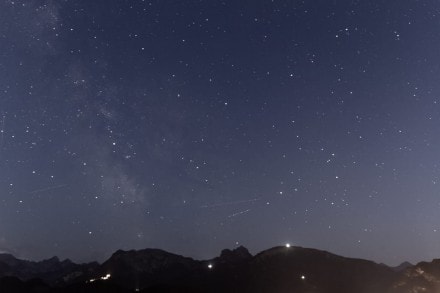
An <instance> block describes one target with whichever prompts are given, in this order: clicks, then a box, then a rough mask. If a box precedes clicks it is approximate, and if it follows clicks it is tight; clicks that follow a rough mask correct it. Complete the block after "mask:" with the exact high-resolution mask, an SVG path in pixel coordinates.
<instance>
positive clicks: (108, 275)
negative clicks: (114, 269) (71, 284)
mask: <svg viewBox="0 0 440 293" xmlns="http://www.w3.org/2000/svg"><path fill="white" fill-rule="evenodd" d="M111 276H112V275H110V274H107V275H105V276H103V277H100V278H99V280H103V281H106V280H108V279H110V278H111ZM96 280H98V279H90V280H89V283H93V282H95V281H96Z"/></svg>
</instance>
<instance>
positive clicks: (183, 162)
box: [0, 0, 440, 265]
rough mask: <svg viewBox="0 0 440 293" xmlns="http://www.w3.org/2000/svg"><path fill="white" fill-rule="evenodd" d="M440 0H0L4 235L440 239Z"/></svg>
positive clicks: (56, 242)
mask: <svg viewBox="0 0 440 293" xmlns="http://www.w3.org/2000/svg"><path fill="white" fill-rule="evenodd" d="M439 52H440V2H439V1H435V0H426V1H422V0H420V1H417V0H399V1H397V0H374V1H360V0H359V1H356V0H351V1H348V0H337V1H336V0H334V1H330V0H307V1H297V0H290V1H282V0H272V1H270V0H252V1H251V0H246V1H245V0H243V1H235V0H229V1H226V0H225V1H220V0H197V1H196V0H185V1H182V0H179V1H178V0H156V1H143V0H131V1H128V0H93V1H89V0H87V1H86V0H77V1H74V0H59V1H55V0H53V1H50V0H46V1H37V0H27V1H21V0H14V1H12V0H2V1H1V2H0V251H2V252H9V253H13V254H14V255H15V256H17V257H21V258H26V259H33V260H40V259H43V258H49V257H51V256H54V255H57V256H59V257H60V258H70V259H72V260H74V261H78V262H82V261H90V260H98V261H103V260H105V259H106V258H108V257H109V256H110V255H111V254H112V253H113V252H114V251H116V250H117V249H141V248H147V247H157V248H162V249H165V250H168V251H171V252H174V253H178V254H185V255H187V256H191V257H195V258H198V259H202V258H211V257H214V256H216V255H218V254H219V252H220V250H221V249H224V248H234V247H237V246H239V245H244V246H245V247H247V248H249V249H250V250H251V252H253V253H256V252H259V251H261V250H263V249H267V248H270V247H272V246H276V245H283V244H285V243H290V244H292V245H298V246H305V247H313V248H318V249H324V250H329V251H331V252H334V253H337V254H341V255H344V256H350V257H359V258H367V259H371V260H374V261H377V262H385V263H387V264H392V265H395V264H398V263H400V262H402V261H404V260H409V261H412V262H417V261H420V260H431V259H432V258H439V257H440V246H439V243H440V53H439Z"/></svg>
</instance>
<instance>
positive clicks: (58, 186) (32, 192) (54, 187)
mask: <svg viewBox="0 0 440 293" xmlns="http://www.w3.org/2000/svg"><path fill="white" fill-rule="evenodd" d="M63 187H67V184H62V185H56V186H51V187H46V188H41V189H35V190H32V191H29V193H30V194H34V193H40V192H44V191H49V190H55V189H60V188H63Z"/></svg>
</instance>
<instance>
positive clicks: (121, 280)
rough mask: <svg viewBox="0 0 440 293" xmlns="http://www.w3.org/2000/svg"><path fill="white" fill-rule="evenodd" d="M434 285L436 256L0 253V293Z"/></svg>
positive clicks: (401, 292) (328, 291) (279, 250)
mask: <svg viewBox="0 0 440 293" xmlns="http://www.w3.org/2000/svg"><path fill="white" fill-rule="evenodd" d="M38 280H40V281H38ZM439 284H440V260H439V259H434V260H433V261H431V262H420V263H418V264H416V265H412V264H410V263H407V262H404V263H402V264H401V265H400V266H397V267H390V266H386V265H383V264H378V263H376V262H373V261H370V260H365V259H360V258H350V257H344V256H340V255H336V254H333V253H331V252H328V251H324V250H318V249H313V248H304V247H300V246H288V245H287V246H276V247H272V248H269V249H267V250H263V251H261V252H259V253H257V254H255V255H252V254H251V253H250V252H249V251H248V250H247V249H246V248H245V247H243V246H240V247H237V248H235V249H224V250H222V251H221V253H220V255H219V256H217V257H214V258H211V259H207V260H196V259H193V258H190V257H186V256H182V255H178V254H174V253H171V252H168V251H165V250H162V249H157V248H146V249H141V250H127V251H124V250H117V251H115V252H114V253H113V254H112V255H111V256H110V257H109V258H108V259H107V260H106V261H104V262H103V263H102V264H98V263H96V262H92V263H86V264H76V263H74V262H72V261H70V260H69V259H66V260H62V261H61V260H60V259H59V258H58V257H52V258H49V259H46V260H42V261H39V262H33V261H28V260H20V259H17V258H15V257H14V256H13V255H12V254H0V291H1V292H9V291H10V292H24V291H13V290H12V291H11V290H9V289H8V290H9V291H8V290H7V291H4V290H5V288H26V291H25V292H37V291H35V290H36V289H35V290H34V287H38V290H39V291H38V292H48V293H49V292H50V293H52V292H75V290H77V291H79V292H100V291H99V290H101V289H102V288H105V289H102V290H104V291H105V292H133V291H135V292H292V290H294V291H295V292H304V293H309V292H317V293H318V292H319V293H333V292H335V293H336V292H338V293H344V292H346V293H349V292H350V293H351V292H359V293H368V292H376V293H381V292H382V293H407V292H433V293H434V292H437V291H434V290H436V289H437V288H438V287H439ZM8 286H9V287H8ZM99 288H100V289H99ZM20 290H22V289H20ZM72 290H73V291H72ZM114 290H117V291H114ZM430 290H431V291H430Z"/></svg>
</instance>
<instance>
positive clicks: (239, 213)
mask: <svg viewBox="0 0 440 293" xmlns="http://www.w3.org/2000/svg"><path fill="white" fill-rule="evenodd" d="M250 211H251V209H247V210H244V211H241V212H236V213H233V214H231V215H229V216H228V218H234V217H237V216H241V215H243V214H246V213H249V212H250Z"/></svg>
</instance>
